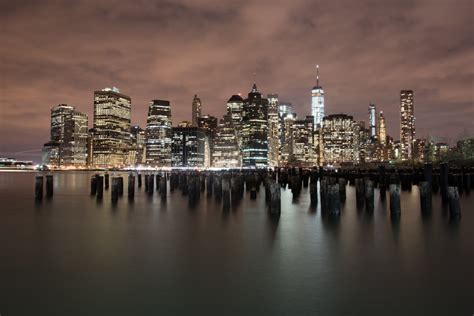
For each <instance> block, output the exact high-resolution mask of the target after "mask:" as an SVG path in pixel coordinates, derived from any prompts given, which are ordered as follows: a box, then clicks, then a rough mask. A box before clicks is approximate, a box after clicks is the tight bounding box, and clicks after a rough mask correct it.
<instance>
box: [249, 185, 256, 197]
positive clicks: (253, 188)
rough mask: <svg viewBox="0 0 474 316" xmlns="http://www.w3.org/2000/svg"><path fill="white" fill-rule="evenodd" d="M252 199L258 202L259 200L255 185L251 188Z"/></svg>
mask: <svg viewBox="0 0 474 316" xmlns="http://www.w3.org/2000/svg"><path fill="white" fill-rule="evenodd" d="M250 199H251V200H256V199H257V187H256V186H255V184H254V185H252V187H251V188H250Z"/></svg>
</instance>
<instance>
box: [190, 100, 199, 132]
mask: <svg viewBox="0 0 474 316" xmlns="http://www.w3.org/2000/svg"><path fill="white" fill-rule="evenodd" d="M200 117H201V99H199V98H198V97H197V94H195V95H194V99H193V109H192V118H191V123H192V125H193V126H198V124H199V118H200Z"/></svg>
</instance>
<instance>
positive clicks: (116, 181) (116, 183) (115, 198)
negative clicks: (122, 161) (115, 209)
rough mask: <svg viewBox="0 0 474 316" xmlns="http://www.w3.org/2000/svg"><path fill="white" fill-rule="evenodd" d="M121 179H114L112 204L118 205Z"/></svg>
mask: <svg viewBox="0 0 474 316" xmlns="http://www.w3.org/2000/svg"><path fill="white" fill-rule="evenodd" d="M119 185H120V183H119V179H118V177H112V194H111V198H112V203H117V201H118V196H119Z"/></svg>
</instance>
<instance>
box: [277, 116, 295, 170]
mask: <svg viewBox="0 0 474 316" xmlns="http://www.w3.org/2000/svg"><path fill="white" fill-rule="evenodd" d="M295 120H296V113H285V114H283V116H282V117H281V121H282V128H281V132H280V142H281V146H280V163H279V165H281V166H287V165H289V164H290V163H291V157H292V155H293V146H292V136H293V124H294V123H295Z"/></svg>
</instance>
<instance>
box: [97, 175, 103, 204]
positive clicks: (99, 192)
mask: <svg viewBox="0 0 474 316" xmlns="http://www.w3.org/2000/svg"><path fill="white" fill-rule="evenodd" d="M96 179H97V180H96V181H97V199H98V200H102V198H103V197H104V177H103V176H100V175H97V176H96Z"/></svg>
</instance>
